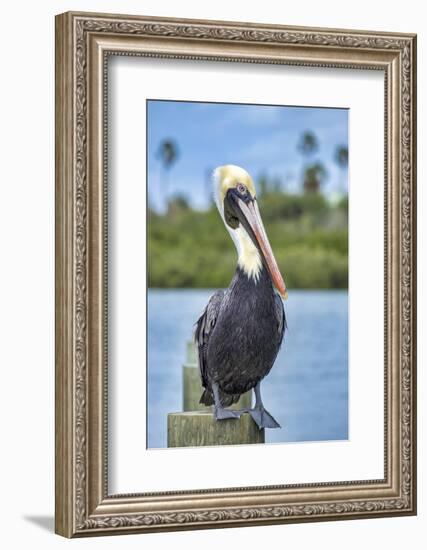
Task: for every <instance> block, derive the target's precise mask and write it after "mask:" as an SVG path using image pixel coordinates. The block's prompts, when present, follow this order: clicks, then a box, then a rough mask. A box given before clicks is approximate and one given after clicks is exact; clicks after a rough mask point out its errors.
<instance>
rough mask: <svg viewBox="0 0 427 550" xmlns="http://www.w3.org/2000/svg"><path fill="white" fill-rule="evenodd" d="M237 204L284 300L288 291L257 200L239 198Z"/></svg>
mask: <svg viewBox="0 0 427 550" xmlns="http://www.w3.org/2000/svg"><path fill="white" fill-rule="evenodd" d="M237 204H238V206H239V208H240V211H241V213H242V214H243V216H244V217H245V221H246V222H247V224H248V225H249V227H250V229H251V231H252V233H253V236H254V237H255V239H256V242H257V244H258V247H259V249H260V250H261V253H262V255H263V257H264V261H265V264H266V267H267V269H268V272H269V273H270V277H271V280H272V281H273V284H274V286H275V287H276V289H277V291H278V292H279V294H280V296H281V297H282V298H283V299H284V300H286V298H287V297H288V291H287V290H286V285H285V281H284V280H283V277H282V275H281V273H280V271H279V267H278V265H277V262H276V258H275V257H274V254H273V251H272V249H271V245H270V242H269V240H268V237H267V233H266V232H265V229H264V224H263V223H262V219H261V214H260V212H259V208H258V203H257V201H256V200H252V201H250V202H248V203H246V202H244V201H242V200H241V199H240V198H239V199H237Z"/></svg>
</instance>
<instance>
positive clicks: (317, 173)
mask: <svg viewBox="0 0 427 550" xmlns="http://www.w3.org/2000/svg"><path fill="white" fill-rule="evenodd" d="M326 174H327V173H326V168H325V167H324V166H323V164H322V163H320V162H315V163H314V164H311V165H309V166H306V168H305V170H304V193H307V194H315V193H319V192H320V188H321V186H322V183H323V182H324V180H325V178H326Z"/></svg>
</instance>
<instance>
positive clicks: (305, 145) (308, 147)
mask: <svg viewBox="0 0 427 550" xmlns="http://www.w3.org/2000/svg"><path fill="white" fill-rule="evenodd" d="M318 148H319V142H318V141H317V137H316V134H314V133H313V132H310V131H308V130H307V131H305V132H304V133H303V134H302V136H301V138H300V140H299V142H298V145H297V149H298V151H299V152H300V153H301V155H302V157H303V166H302V178H301V179H302V186H303V189H304V192H310V191H308V188H307V185H306V180H307V173H308V174H309V177H310V178H312V177H313V175H312V171H310V168H309V161H310V158H311V157H312V155H313V154H314V153H315V152H316V151H317V149H318ZM310 174H311V175H310ZM312 183H313V181H311V183H309V184H308V185H309V187H310V186H311V185H312Z"/></svg>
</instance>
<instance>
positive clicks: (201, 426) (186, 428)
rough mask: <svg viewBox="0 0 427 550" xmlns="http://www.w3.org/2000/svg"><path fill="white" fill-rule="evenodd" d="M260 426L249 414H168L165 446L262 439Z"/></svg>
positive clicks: (198, 412) (230, 443)
mask: <svg viewBox="0 0 427 550" xmlns="http://www.w3.org/2000/svg"><path fill="white" fill-rule="evenodd" d="M264 442H265V434H264V430H260V429H259V428H258V426H257V425H256V424H255V422H254V421H253V420H252V417H251V416H250V415H249V414H243V415H242V416H241V417H240V418H230V419H227V420H221V421H220V422H218V421H216V420H215V419H214V417H213V415H212V413H211V412H209V411H191V412H190V411H189V412H184V413H170V414H168V447H202V446H213V445H244V444H246V445H248V444H252V443H264Z"/></svg>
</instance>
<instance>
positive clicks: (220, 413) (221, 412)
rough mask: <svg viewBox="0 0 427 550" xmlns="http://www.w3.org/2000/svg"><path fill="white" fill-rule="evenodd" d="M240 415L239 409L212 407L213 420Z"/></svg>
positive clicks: (238, 416)
mask: <svg viewBox="0 0 427 550" xmlns="http://www.w3.org/2000/svg"><path fill="white" fill-rule="evenodd" d="M241 416H242V412H241V411H231V410H230V409H223V408H222V407H214V418H215V420H225V419H227V418H240V417H241Z"/></svg>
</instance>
